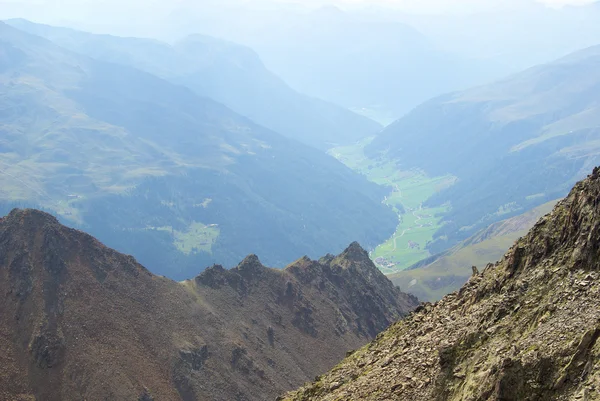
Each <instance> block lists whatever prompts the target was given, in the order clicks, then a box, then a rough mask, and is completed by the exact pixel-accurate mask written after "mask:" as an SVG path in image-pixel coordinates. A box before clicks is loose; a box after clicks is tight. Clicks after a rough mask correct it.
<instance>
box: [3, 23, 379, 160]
mask: <svg viewBox="0 0 600 401" xmlns="http://www.w3.org/2000/svg"><path fill="white" fill-rule="evenodd" d="M7 23H9V24H10V25H12V26H14V27H16V28H18V29H22V30H24V31H27V32H29V33H32V34H35V35H39V36H43V37H45V38H47V39H49V40H51V41H53V42H54V43H56V44H58V45H60V46H62V47H65V48H67V49H70V50H73V51H75V52H77V53H80V54H85V55H87V56H90V57H93V58H96V59H98V60H102V61H108V62H113V63H117V64H123V65H128V66H131V67H135V68H138V69H140V70H143V71H146V72H149V73H151V74H154V75H157V76H159V77H161V78H164V79H166V80H168V81H170V82H172V83H175V84H179V85H183V86H186V87H188V88H190V89H191V90H193V91H194V92H196V93H197V94H198V95H200V96H206V97H208V98H211V99H213V100H216V101H218V102H220V103H223V104H225V105H227V106H228V107H230V108H231V109H232V110H234V111H236V112H237V113H239V114H242V115H244V116H246V117H248V118H250V119H251V120H253V121H255V122H256V123H258V124H260V125H263V126H265V127H267V128H270V129H272V130H274V131H276V132H278V133H280V134H283V135H285V136H288V137H290V138H293V139H296V140H298V141H301V142H304V143H306V144H309V145H312V146H315V147H317V148H320V149H323V150H326V149H329V148H331V147H333V146H334V145H336V144H340V143H351V142H354V141H356V140H359V139H362V138H364V137H366V136H369V135H373V134H375V133H377V132H378V131H379V130H380V129H381V128H382V127H381V126H380V125H379V124H377V123H375V122H374V121H371V120H369V119H367V118H366V117H362V116H359V115H357V114H354V113H352V112H351V111H349V110H346V109H344V108H342V107H338V106H336V105H334V104H331V103H327V102H325V101H322V100H319V99H316V98H310V97H308V96H305V95H302V94H300V93H298V92H295V91H294V90H292V89H291V88H290V87H289V86H288V85H286V84H285V83H284V82H283V81H282V80H281V79H280V78H278V77H277V76H275V75H274V74H273V73H271V72H270V71H268V70H267V69H266V68H265V67H264V65H263V64H262V62H261V60H260V58H259V57H258V55H257V54H256V53H254V52H253V51H252V50H251V49H249V48H247V47H244V46H241V45H237V44H234V43H231V42H226V41H223V40H218V39H215V38H212V37H210V36H204V35H198V34H195V35H190V36H188V37H186V38H184V39H182V40H180V41H177V42H176V43H175V44H173V45H169V44H167V43H163V42H159V41H157V40H153V39H138V38H121V37H118V36H111V35H95V34H91V33H87V32H80V31H76V30H72V29H67V28H59V27H52V26H49V25H42V24H35V23H32V22H29V21H26V20H9V21H7Z"/></svg>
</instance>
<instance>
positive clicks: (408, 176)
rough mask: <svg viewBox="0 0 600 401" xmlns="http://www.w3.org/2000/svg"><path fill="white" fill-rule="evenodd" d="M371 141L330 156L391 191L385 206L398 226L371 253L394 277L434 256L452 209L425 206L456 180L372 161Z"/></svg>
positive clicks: (357, 144) (366, 140) (385, 161)
mask: <svg viewBox="0 0 600 401" xmlns="http://www.w3.org/2000/svg"><path fill="white" fill-rule="evenodd" d="M372 139H373V138H367V139H365V140H363V141H359V142H357V143H355V144H354V145H350V146H343V147H337V148H333V149H331V150H329V154H330V155H332V156H333V157H335V158H336V159H338V160H339V161H341V162H342V163H344V164H345V165H346V166H348V167H350V168H351V169H353V170H354V171H356V172H358V173H360V174H363V175H364V176H365V177H367V179H369V180H370V181H372V182H374V183H377V184H379V185H381V186H384V187H387V188H388V189H389V190H390V191H391V192H390V193H389V194H388V195H387V196H385V198H384V199H383V203H384V204H386V205H388V206H389V207H390V208H392V210H394V212H395V213H396V214H397V216H398V226H397V228H396V231H395V232H394V234H393V235H392V236H391V237H390V238H389V239H388V240H387V241H385V242H384V243H382V244H380V245H379V246H377V247H375V248H374V249H372V250H371V251H370V255H371V258H372V259H373V260H374V262H375V264H376V265H377V266H378V267H379V268H380V269H381V271H383V272H384V273H386V274H391V273H395V272H398V271H402V270H404V269H406V268H407V267H409V266H411V265H413V264H414V263H416V262H418V261H420V260H422V259H425V258H427V257H429V256H431V255H430V253H429V251H428V250H427V245H428V244H429V242H430V241H432V240H433V238H434V234H435V233H436V232H437V231H438V230H439V228H440V227H441V222H442V218H443V215H444V213H446V212H448V211H449V210H450V207H449V206H447V205H444V206H440V207H427V206H424V203H425V202H426V201H427V200H428V199H429V198H430V197H431V196H433V195H434V194H436V193H437V192H439V191H442V190H443V189H445V188H447V187H449V186H451V185H453V183H454V181H455V178H454V177H452V176H441V177H433V178H432V177H428V176H427V175H426V174H425V173H424V172H422V171H420V170H418V169H412V170H409V171H402V170H400V169H399V167H398V163H396V162H394V161H391V160H387V159H386V158H385V157H384V156H381V157H378V158H377V159H370V158H368V157H367V156H365V153H364V147H365V146H367V145H368V144H369V143H370V142H371V141H372Z"/></svg>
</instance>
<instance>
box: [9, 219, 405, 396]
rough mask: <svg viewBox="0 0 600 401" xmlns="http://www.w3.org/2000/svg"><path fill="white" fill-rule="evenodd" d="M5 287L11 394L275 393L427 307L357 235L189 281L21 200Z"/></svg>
mask: <svg viewBox="0 0 600 401" xmlns="http://www.w3.org/2000/svg"><path fill="white" fill-rule="evenodd" d="M0 291H1V293H2V294H3V295H2V297H1V298H0V320H1V322H0V323H1V324H0V348H1V349H2V353H0V398H1V399H3V400H8V399H23V400H24V399H39V400H49V401H52V400H75V399H94V400H96V399H107V400H207V399H210V400H223V401H225V400H227V401H230V400H264V399H269V398H274V397H275V396H276V395H277V394H278V393H281V392H283V391H285V390H288V389H291V388H293V387H295V386H298V385H300V384H301V383H302V382H304V381H306V380H308V379H309V378H312V377H314V376H315V375H316V374H319V373H323V372H324V371H326V370H327V369H329V368H331V367H332V366H333V365H334V364H335V362H336V361H337V360H339V359H341V357H343V355H344V353H345V352H346V350H348V349H351V348H356V347H357V346H360V345H362V344H364V343H365V342H366V341H368V340H369V339H372V338H373V337H374V336H375V335H376V334H377V333H378V332H380V331H382V330H383V329H385V328H386V327H387V326H388V325H389V324H390V323H392V322H394V321H396V320H397V319H399V318H401V317H402V316H403V315H404V314H406V313H407V312H408V311H410V310H411V309H412V308H414V307H415V306H416V304H417V301H416V299H415V298H413V297H412V296H409V295H406V294H403V293H401V292H400V291H399V290H398V289H397V288H396V287H394V286H393V285H392V283H391V282H390V281H389V280H387V279H386V278H385V276H383V275H382V274H381V273H380V272H379V271H378V270H377V268H376V267H375V266H374V265H373V264H372V262H371V261H370V260H369V258H368V255H367V253H366V252H365V251H364V250H363V249H362V248H361V247H360V246H359V245H358V244H357V243H354V244H352V245H350V247H348V248H347V249H346V250H345V251H344V252H343V253H342V254H340V255H338V256H331V255H330V256H327V257H325V258H323V259H321V260H320V261H313V260H310V259H308V258H303V259H300V260H298V261H297V262H295V263H294V264H292V265H290V266H288V267H287V268H286V269H285V270H275V269H269V268H266V267H264V266H263V265H262V264H261V263H260V261H259V260H258V258H257V257H256V256H254V255H251V256H248V257H247V258H245V259H244V260H243V261H242V262H241V263H240V264H239V265H238V266H237V267H236V268H234V269H232V270H225V269H223V268H222V267H220V266H214V267H212V268H210V269H208V270H206V271H205V272H204V273H203V274H201V275H200V276H198V277H196V278H195V279H192V280H187V281H184V282H180V283H177V282H174V281H171V280H168V279H166V278H163V277H159V276H154V275H152V274H151V273H150V272H149V271H148V270H147V269H145V268H144V267H143V266H141V265H140V264H138V263H137V262H136V260H135V259H134V258H133V257H131V256H126V255H122V254H120V253H118V252H116V251H114V250H112V249H109V248H107V247H105V246H104V245H102V244H101V243H100V242H99V241H97V240H96V239H95V238H93V237H91V236H89V235H87V234H85V233H83V232H80V231H77V230H75V229H71V228H67V227H65V226H62V225H61V224H59V222H58V221H57V220H56V219H55V218H54V217H52V216H50V215H48V214H46V213H43V212H40V211H37V210H18V209H15V210H13V211H12V212H11V213H10V214H9V215H8V216H6V217H4V218H2V219H0Z"/></svg>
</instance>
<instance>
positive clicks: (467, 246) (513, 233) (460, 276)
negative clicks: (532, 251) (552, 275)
mask: <svg viewBox="0 0 600 401" xmlns="http://www.w3.org/2000/svg"><path fill="white" fill-rule="evenodd" d="M556 202H557V201H552V202H548V203H546V204H543V205H541V206H539V207H537V208H535V209H533V210H530V211H528V212H526V213H524V214H522V215H520V216H516V217H513V218H510V219H508V220H504V221H501V222H498V223H496V224H493V225H491V226H490V227H488V228H487V229H485V230H482V231H480V232H479V233H477V234H476V235H474V236H473V237H471V238H469V239H467V240H465V241H463V242H462V243H460V244H459V245H457V246H455V247H454V248H452V249H451V250H449V251H448V252H446V253H444V254H442V255H440V256H439V257H438V258H437V259H434V260H429V261H426V262H424V263H423V264H422V265H421V266H419V267H416V268H411V269H408V270H405V271H402V272H398V273H395V274H392V275H390V276H389V278H390V279H391V280H392V281H393V282H394V284H396V285H398V286H399V287H400V288H401V289H402V290H403V291H408V292H410V293H412V294H415V295H417V297H418V298H419V299H420V300H422V301H437V300H439V299H441V298H442V297H443V296H444V295H446V294H449V293H451V292H453V291H456V290H457V289H459V288H460V287H462V285H463V284H464V283H465V282H466V281H467V280H468V278H469V277H470V276H471V274H472V268H471V267H472V266H478V267H479V269H483V268H484V267H485V266H486V265H487V264H488V263H494V262H496V261H497V260H499V259H500V258H501V257H502V255H503V254H504V253H505V252H506V250H507V249H508V248H510V246H511V245H512V244H513V243H514V242H515V241H516V240H517V239H518V238H519V237H521V236H523V235H525V234H526V233H527V232H528V231H529V229H530V228H531V227H533V225H534V224H535V223H536V222H537V220H538V219H539V218H540V217H542V216H543V215H545V214H547V213H549V212H550V211H551V210H552V208H553V207H554V205H555V204H556ZM427 262H429V263H427Z"/></svg>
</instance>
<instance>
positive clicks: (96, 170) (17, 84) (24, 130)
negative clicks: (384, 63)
mask: <svg viewBox="0 0 600 401" xmlns="http://www.w3.org/2000/svg"><path fill="white" fill-rule="evenodd" d="M0 39H1V40H0V54H2V56H3V57H1V58H0V60H1V61H0V63H1V65H0V87H1V91H2V97H1V98H0V134H1V135H0V170H1V171H2V174H0V180H1V181H0V182H1V183H2V185H0V199H1V202H0V209H2V212H3V213H7V212H8V211H9V210H10V209H12V208H13V207H15V206H20V207H37V208H44V209H47V210H50V211H54V212H56V213H57V214H59V215H60V216H61V218H62V219H63V220H64V221H65V222H68V224H71V225H76V226H78V227H83V228H85V229H86V230H87V231H89V232H91V233H92V234H94V235H96V236H97V237H99V238H100V240H103V241H106V242H108V244H109V245H111V246H113V247H116V248H118V249H119V250H121V251H123V252H126V253H129V254H133V255H134V256H136V257H138V258H139V259H140V260H141V261H142V262H143V263H144V264H145V265H146V266H148V268H150V269H151V270H152V271H154V272H156V273H160V274H163V275H168V276H170V277H172V278H177V279H184V278H187V277H191V276H193V275H195V274H197V273H199V272H200V269H202V268H203V266H206V265H210V264H212V263H215V262H219V263H222V264H224V265H226V266H233V265H235V264H236V263H237V262H238V261H239V260H241V259H242V258H243V257H244V256H245V255H247V254H249V253H259V254H261V255H262V257H263V259H264V260H265V262H266V263H268V264H269V265H276V266H282V265H286V264H288V263H290V262H291V261H293V260H294V259H295V258H296V257H297V255H303V254H306V255H309V256H311V257H313V258H314V257H318V256H320V255H322V254H325V253H327V252H340V251H341V250H343V248H344V247H345V246H346V245H347V244H348V243H350V242H351V241H354V240H358V241H360V242H361V243H362V244H364V245H365V246H366V247H373V246H375V245H377V244H378V243H379V242H381V241H383V240H384V239H385V238H386V237H387V236H388V235H389V234H390V233H392V232H393V230H394V226H395V222H394V214H393V212H392V211H391V210H389V209H388V208H386V207H385V206H384V205H382V204H381V202H380V200H381V198H382V196H383V194H384V191H385V190H384V189H383V188H380V187H378V186H377V185H375V184H372V183H369V182H368V181H367V180H366V179H365V178H364V177H361V176H359V175H357V174H355V173H353V172H352V171H350V170H349V169H348V168H346V167H345V166H343V165H342V164H341V163H338V162H337V161H336V160H333V159H332V158H331V157H329V156H327V155H326V154H324V153H323V152H321V151H318V150H316V149H314V148H312V147H309V146H306V145H303V144H301V143H299V142H297V141H294V140H292V139H289V138H286V137H284V136H282V135H280V134H278V133H275V132H273V131H270V130H268V129H266V128H264V127H261V126H259V125H256V124H255V123H253V122H251V121H250V120H248V119H246V118H244V117H242V116H240V115H238V114H236V113H235V112H233V111H231V110H230V109H228V108H227V107H225V106H223V105H221V104H220V103H217V102H215V101H213V100H211V99H208V98H205V97H201V96H198V95H197V94H195V93H194V92H192V91H191V90H189V89H187V88H185V87H183V86H178V85H174V84H172V83H170V82H168V81H166V80H163V79H160V78H158V77H156V76H153V75H151V74H149V73H146V72H142V71H140V70H136V69H134V68H131V67H127V66H123V65H118V64H112V63H107V62H102V61H98V60H95V59H92V58H90V57H87V56H83V55H80V54H78V53H74V52H72V51H69V50H66V49H64V48H62V47H59V46H58V45H56V44H54V43H52V42H50V41H48V40H46V39H43V38H41V37H39V36H35V35H31V34H28V33H25V32H23V31H20V30H18V29H15V28H13V27H10V26H8V25H7V24H4V23H0ZM348 216H353V217H352V218H348Z"/></svg>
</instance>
